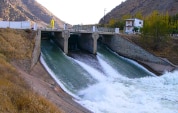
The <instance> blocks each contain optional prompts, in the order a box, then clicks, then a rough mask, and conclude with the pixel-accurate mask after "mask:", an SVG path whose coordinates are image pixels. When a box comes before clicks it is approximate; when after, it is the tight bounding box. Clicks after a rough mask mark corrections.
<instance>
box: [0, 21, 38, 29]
mask: <svg viewBox="0 0 178 113" xmlns="http://www.w3.org/2000/svg"><path fill="white" fill-rule="evenodd" d="M0 28H12V29H32V28H33V29H34V30H37V24H36V23H33V24H32V23H31V22H30V21H0Z"/></svg>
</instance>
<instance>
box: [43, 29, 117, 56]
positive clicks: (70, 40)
mask: <svg viewBox="0 0 178 113" xmlns="http://www.w3.org/2000/svg"><path fill="white" fill-rule="evenodd" d="M118 33H119V29H118V28H116V29H114V28H112V29H111V28H97V27H96V26H75V27H73V28H72V29H66V27H64V29H60V30H59V29H41V34H42V39H46V38H48V37H51V39H52V40H54V41H55V42H56V43H57V44H58V45H59V46H60V48H61V49H62V50H63V51H64V53H66V54H68V50H69V49H77V48H80V49H83V50H86V51H89V52H91V53H93V54H96V53H97V40H98V38H99V36H100V35H103V34H104V35H114V34H118Z"/></svg>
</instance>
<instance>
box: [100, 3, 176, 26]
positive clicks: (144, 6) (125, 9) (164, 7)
mask: <svg viewBox="0 0 178 113" xmlns="http://www.w3.org/2000/svg"><path fill="white" fill-rule="evenodd" d="M154 10H157V11H159V12H160V13H166V12H168V13H169V15H175V14H178V0H126V1H125V2H122V3H121V4H120V5H118V6H116V7H115V8H114V9H113V10H111V12H109V13H108V14H107V15H105V19H104V20H105V21H104V20H103V17H102V18H101V20H100V22H99V23H100V24H102V23H103V22H105V23H108V21H109V20H110V19H121V18H122V17H123V16H124V15H128V14H130V15H131V16H133V17H134V15H135V14H136V13H138V12H140V13H141V14H142V15H143V16H147V15H149V14H150V13H152V12H153V11H154Z"/></svg>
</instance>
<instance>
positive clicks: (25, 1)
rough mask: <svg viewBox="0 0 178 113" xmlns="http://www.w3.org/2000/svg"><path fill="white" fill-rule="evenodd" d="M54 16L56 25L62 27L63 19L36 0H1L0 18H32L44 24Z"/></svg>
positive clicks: (19, 19) (9, 19) (13, 19)
mask: <svg viewBox="0 0 178 113" xmlns="http://www.w3.org/2000/svg"><path fill="white" fill-rule="evenodd" d="M52 17H53V18H54V20H55V22H56V27H59V26H60V27H62V26H63V23H64V22H63V21H61V20H60V19H58V18H57V17H56V16H54V15H53V14H52V13H51V12H49V11H48V10H47V9H46V8H44V7H43V6H42V5H40V4H39V3H37V2H36V1H35V0H0V20H4V21H25V20H31V21H33V22H36V23H38V24H39V25H40V26H44V25H47V24H49V23H50V20H51V18H52Z"/></svg>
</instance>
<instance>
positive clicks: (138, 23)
mask: <svg viewBox="0 0 178 113" xmlns="http://www.w3.org/2000/svg"><path fill="white" fill-rule="evenodd" d="M134 27H137V28H138V32H139V31H140V28H142V27H143V20H140V19H137V18H134V19H126V22H125V33H128V34H131V33H134V31H133V30H134Z"/></svg>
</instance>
